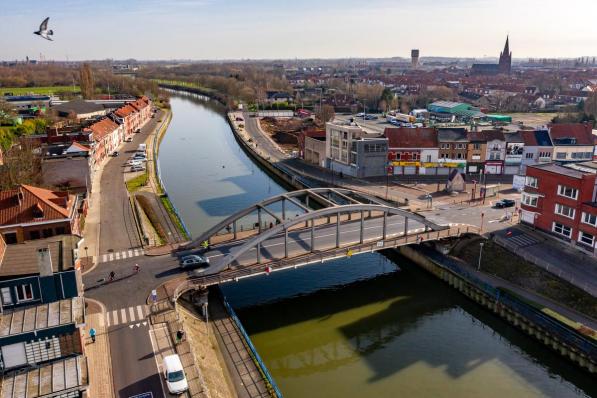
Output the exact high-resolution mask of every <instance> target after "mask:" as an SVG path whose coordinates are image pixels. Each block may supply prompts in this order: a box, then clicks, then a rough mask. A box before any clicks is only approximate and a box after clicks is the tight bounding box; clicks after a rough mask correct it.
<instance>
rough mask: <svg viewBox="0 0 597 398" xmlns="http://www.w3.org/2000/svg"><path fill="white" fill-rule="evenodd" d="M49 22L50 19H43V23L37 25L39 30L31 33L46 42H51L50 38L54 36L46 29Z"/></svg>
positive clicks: (51, 31)
mask: <svg viewBox="0 0 597 398" xmlns="http://www.w3.org/2000/svg"><path fill="white" fill-rule="evenodd" d="M49 20H50V17H47V18H46V19H44V21H43V22H42V23H41V25H39V30H38V31H37V32H33V33H34V34H36V35H39V36H41V37H43V38H44V39H46V40H50V41H53V40H52V38H51V37H50V36H52V35H53V34H54V31H53V30H52V29H48V21H49Z"/></svg>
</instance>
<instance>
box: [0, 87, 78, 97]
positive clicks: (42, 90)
mask: <svg viewBox="0 0 597 398" xmlns="http://www.w3.org/2000/svg"><path fill="white" fill-rule="evenodd" d="M73 89H74V91H75V92H77V91H80V90H79V86H74V87H73V86H52V87H0V95H4V94H5V93H12V94H13V95H25V94H46V95H47V94H54V93H57V92H60V91H71V92H72V91H73Z"/></svg>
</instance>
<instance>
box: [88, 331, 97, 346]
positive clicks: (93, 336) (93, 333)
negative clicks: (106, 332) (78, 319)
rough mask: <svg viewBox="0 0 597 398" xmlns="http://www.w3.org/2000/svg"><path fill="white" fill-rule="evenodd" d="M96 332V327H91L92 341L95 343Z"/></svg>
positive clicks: (90, 335)
mask: <svg viewBox="0 0 597 398" xmlns="http://www.w3.org/2000/svg"><path fill="white" fill-rule="evenodd" d="M95 333H96V332H95V329H94V328H91V329H89V337H91V342H92V343H95Z"/></svg>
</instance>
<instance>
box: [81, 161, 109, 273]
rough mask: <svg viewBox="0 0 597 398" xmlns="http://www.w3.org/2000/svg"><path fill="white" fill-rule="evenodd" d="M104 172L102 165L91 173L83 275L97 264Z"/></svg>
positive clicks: (84, 238) (84, 233)
mask: <svg viewBox="0 0 597 398" xmlns="http://www.w3.org/2000/svg"><path fill="white" fill-rule="evenodd" d="M103 171H104V168H103V165H102V166H99V167H98V168H97V169H96V170H95V171H94V173H93V177H92V179H91V194H90V195H89V198H88V203H87V208H88V211H87V216H85V228H84V230H83V240H84V242H83V243H84V245H85V246H83V247H87V250H86V253H85V255H86V256H87V255H88V256H89V257H85V261H83V262H82V263H83V264H84V266H83V273H85V272H88V271H89V270H90V269H91V268H93V265H94V264H96V263H97V258H98V256H99V237H100V211H101V206H100V201H101V180H102V173H103Z"/></svg>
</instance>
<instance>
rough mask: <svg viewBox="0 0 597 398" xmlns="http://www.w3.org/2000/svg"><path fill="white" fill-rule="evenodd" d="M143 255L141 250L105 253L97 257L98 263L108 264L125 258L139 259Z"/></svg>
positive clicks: (143, 252)
mask: <svg viewBox="0 0 597 398" xmlns="http://www.w3.org/2000/svg"><path fill="white" fill-rule="evenodd" d="M144 254H145V251H144V250H143V249H128V250H122V251H119V252H112V253H105V254H102V255H101V256H100V257H99V261H98V263H109V262H110V261H116V260H124V259H127V258H133V257H139V256H142V255H144Z"/></svg>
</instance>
